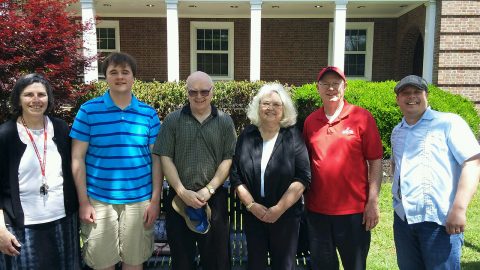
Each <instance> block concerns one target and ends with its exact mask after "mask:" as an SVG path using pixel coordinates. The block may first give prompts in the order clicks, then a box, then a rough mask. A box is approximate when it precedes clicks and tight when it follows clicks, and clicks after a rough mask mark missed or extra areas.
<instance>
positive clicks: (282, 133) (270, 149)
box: [230, 84, 311, 270]
mask: <svg viewBox="0 0 480 270" xmlns="http://www.w3.org/2000/svg"><path fill="white" fill-rule="evenodd" d="M247 116H248V118H249V119H250V121H251V122H252V125H249V126H247V127H245V129H244V131H243V132H242V133H241V134H240V136H239V138H238V140H237V146H236V149H235V156H234V159H233V165H232V170H231V173H230V181H231V184H232V187H233V188H235V190H236V192H237V194H238V197H239V198H240V200H241V201H242V203H243V205H244V206H245V209H246V210H247V211H246V212H245V214H244V220H245V234H246V237H247V251H248V269H255V270H259V269H266V268H267V262H268V256H267V252H269V253H270V258H271V268H272V269H274V270H277V269H285V270H287V269H295V255H296V251H297V243H298V236H299V227H300V216H301V214H302V211H303V207H302V201H301V200H300V197H301V196H302V194H303V191H304V190H305V188H306V187H308V186H309V184H310V178H311V176H310V162H309V159H308V153H307V149H306V147H305V143H304V142H303V139H302V136H301V133H300V132H299V131H298V129H297V128H296V127H295V126H294V125H295V122H296V119H297V113H296V110H295V107H294V105H293V102H292V100H291V99H290V97H289V95H288V93H286V91H285V90H284V88H283V87H282V85H280V84H266V85H264V86H263V87H262V88H261V89H260V90H259V93H258V94H257V95H256V96H255V97H254V98H253V100H252V102H251V103H250V105H249V108H248V112H247Z"/></svg>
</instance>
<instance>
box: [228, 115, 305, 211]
mask: <svg viewBox="0 0 480 270" xmlns="http://www.w3.org/2000/svg"><path fill="white" fill-rule="evenodd" d="M262 148H263V139H262V136H261V134H260V131H259V130H258V128H257V127H256V126H254V125H249V126H247V127H245V130H244V131H243V132H242V134H240V136H239V137H238V141H237V146H236V149H235V156H234V158H233V165H232V170H231V172H230V182H231V185H232V187H233V188H236V187H237V186H239V185H241V184H244V185H245V186H246V187H247V189H248V191H249V192H250V194H252V196H253V199H254V200H255V201H256V202H261V203H263V204H264V205H265V206H266V207H271V206H274V205H275V204H277V202H278V201H279V200H280V199H281V198H282V196H283V194H284V193H285V191H287V189H288V187H289V186H290V184H291V183H292V182H294V181H300V182H301V183H302V184H303V185H304V186H305V187H306V188H308V187H309V185H310V181H311V173H310V161H309V158H308V152H307V148H306V147H305V143H304V141H303V138H302V136H301V134H300V132H299V131H298V129H297V128H296V127H294V126H292V127H288V128H281V129H280V131H279V133H278V137H277V140H276V142H275V146H274V148H273V152H272V155H271V157H270V160H269V161H268V164H267V168H266V169H265V178H264V181H265V187H264V188H265V197H264V198H261V196H260V182H261V175H260V174H261V168H260V166H261V160H262ZM301 213H302V202H301V200H298V201H297V202H296V203H295V204H294V205H292V207H290V208H289V209H288V210H287V211H286V212H285V213H284V214H283V215H282V216H285V217H288V216H294V215H300V214H301Z"/></svg>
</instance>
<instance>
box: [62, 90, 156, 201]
mask: <svg viewBox="0 0 480 270" xmlns="http://www.w3.org/2000/svg"><path fill="white" fill-rule="evenodd" d="M159 129H160V120H159V119H158V115H157V112H156V111H155V109H153V108H152V107H150V106H148V105H146V104H145V103H142V102H140V101H138V99H137V98H135V96H133V95H132V101H131V103H130V105H129V106H128V107H126V108H125V109H123V110H122V109H120V108H118V107H117V106H116V105H115V103H113V100H112V98H111V97H110V91H109V90H107V92H106V93H105V94H104V95H103V96H100V97H97V98H95V99H92V100H90V101H87V102H85V103H84V104H83V105H82V106H81V107H80V110H79V111H78V113H77V116H76V117H75V121H74V122H73V126H72V130H71V131H70V137H72V138H73V139H77V140H80V141H84V142H88V143H89V146H88V150H87V153H86V156H85V165H86V176H87V179H86V181H87V194H88V196H90V197H92V198H94V199H96V200H99V201H102V202H106V203H111V204H126V203H134V202H140V201H145V200H148V199H150V198H151V195H152V166H151V164H152V160H151V156H150V148H149V145H151V144H154V143H155V139H156V137H157V134H158V131H159Z"/></svg>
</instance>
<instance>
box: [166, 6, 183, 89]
mask: <svg viewBox="0 0 480 270" xmlns="http://www.w3.org/2000/svg"><path fill="white" fill-rule="evenodd" d="M165 4H166V8H167V62H168V81H169V82H174V81H179V80H180V49H179V43H178V0H165Z"/></svg>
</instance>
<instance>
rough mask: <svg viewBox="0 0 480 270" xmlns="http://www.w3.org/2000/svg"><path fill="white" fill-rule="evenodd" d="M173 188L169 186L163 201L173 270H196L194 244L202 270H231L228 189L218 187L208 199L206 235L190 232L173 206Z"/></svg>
mask: <svg viewBox="0 0 480 270" xmlns="http://www.w3.org/2000/svg"><path fill="white" fill-rule="evenodd" d="M175 195H176V194H175V191H174V190H173V189H170V192H169V194H168V197H167V201H166V205H165V208H166V212H167V216H166V228H167V237H168V244H169V245H170V252H171V256H172V268H173V269H174V270H191V269H196V265H197V263H196V262H195V258H196V256H197V244H198V250H199V253H200V265H201V266H202V269H205V270H207V269H208V270H216V269H219V270H224V269H230V245H229V223H228V214H227V191H226V190H225V189H224V188H219V189H217V191H216V193H215V194H214V195H213V196H212V197H211V198H210V200H209V201H208V205H209V206H210V209H211V210H212V219H211V221H210V230H209V231H208V233H206V234H198V233H195V232H193V231H191V230H190V229H189V228H188V227H187V225H186V223H185V220H184V219H183V217H182V216H181V215H179V214H178V213H177V212H176V211H175V210H174V209H173V208H172V200H173V197H174V196H175Z"/></svg>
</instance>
